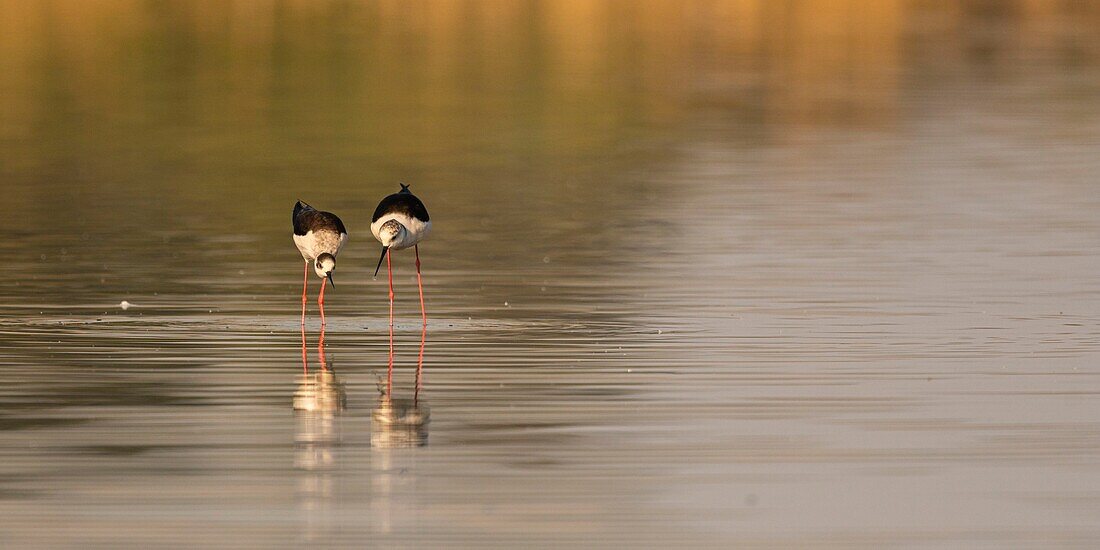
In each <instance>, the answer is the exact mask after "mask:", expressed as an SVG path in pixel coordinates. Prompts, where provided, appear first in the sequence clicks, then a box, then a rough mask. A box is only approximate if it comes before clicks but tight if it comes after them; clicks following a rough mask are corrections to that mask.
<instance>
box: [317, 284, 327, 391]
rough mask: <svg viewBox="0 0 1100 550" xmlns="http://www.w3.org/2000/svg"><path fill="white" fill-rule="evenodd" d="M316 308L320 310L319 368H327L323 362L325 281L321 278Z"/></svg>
mask: <svg viewBox="0 0 1100 550" xmlns="http://www.w3.org/2000/svg"><path fill="white" fill-rule="evenodd" d="M317 309H319V310H321V336H320V338H318V339H317V354H318V355H319V356H320V357H321V370H328V364H326V363H325V281H324V279H322V280H321V293H320V294H318V295H317Z"/></svg>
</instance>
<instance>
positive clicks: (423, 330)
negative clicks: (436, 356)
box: [413, 245, 428, 400]
mask: <svg viewBox="0 0 1100 550" xmlns="http://www.w3.org/2000/svg"><path fill="white" fill-rule="evenodd" d="M413 252H415V253H416V289H417V290H418V291H420V319H421V321H423V325H422V326H421V327H420V356H419V357H417V358H416V389H415V390H414V392H413V399H414V400H416V399H418V398H419V397H420V388H421V387H422V383H421V382H422V380H423V377H422V376H421V375H422V373H423V372H424V342H426V341H427V339H428V312H427V310H426V309H424V284H423V283H422V282H421V279H420V245H414V246H413Z"/></svg>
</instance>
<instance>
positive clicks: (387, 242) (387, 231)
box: [378, 220, 406, 248]
mask: <svg viewBox="0 0 1100 550" xmlns="http://www.w3.org/2000/svg"><path fill="white" fill-rule="evenodd" d="M405 232H406V229H405V226H404V225H401V222H399V221H397V220H390V221H388V222H386V223H384V224H382V227H380V228H378V240H380V241H382V247H383V248H389V247H391V246H393V245H394V244H395V243H397V242H398V241H400V240H401V238H402V237H403V236H404V235H405Z"/></svg>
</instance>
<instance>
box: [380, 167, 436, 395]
mask: <svg viewBox="0 0 1100 550" xmlns="http://www.w3.org/2000/svg"><path fill="white" fill-rule="evenodd" d="M370 230H371V233H374V237H375V238H376V239H378V240H379V241H380V242H381V243H382V255H381V256H379V258H378V265H377V266H375V268H374V275H375V276H377V275H378V270H379V269H380V268H381V267H382V260H386V271H387V272H389V281H390V359H389V371H388V375H387V378H386V385H387V388H389V389H392V387H393V263H392V262H391V261H390V252H392V251H394V250H401V249H404V248H409V247H410V246H411V247H412V248H413V251H414V252H415V253H416V286H417V290H419V291H420V318H421V320H422V321H423V323H424V325H423V328H422V330H421V332H420V357H419V358H418V359H417V364H416V390H417V392H418V393H419V390H420V372H421V369H422V368H423V364H424V340H425V338H426V337H427V330H428V313H427V311H426V310H425V309H424V285H423V283H422V282H421V279H420V247H419V246H418V243H420V241H421V240H423V239H424V238H425V237H427V236H428V233H429V232H431V230H432V222H431V220H430V219H429V218H428V209H427V208H424V203H423V202H420V199H418V198H416V195H413V194H412V191H409V186H408V185H405V184H403V183H402V184H401V191H398V192H397V193H394V194H392V195H389V196H387V197H386V198H384V199H382V202H380V203H378V208H375V209H374V217H373V218H372V219H371V224H370Z"/></svg>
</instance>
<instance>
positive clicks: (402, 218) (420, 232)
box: [370, 214, 432, 250]
mask: <svg viewBox="0 0 1100 550" xmlns="http://www.w3.org/2000/svg"><path fill="white" fill-rule="evenodd" d="M390 220H397V222H398V223H400V224H401V225H403V226H405V233H404V235H403V236H402V238H401V239H399V240H397V241H394V242H393V243H392V244H391V245H390V248H391V249H392V250H401V249H404V248H409V247H410V246H413V245H415V244H417V243H419V242H420V241H422V240H424V238H426V237H427V236H428V233H431V232H432V222H430V221H427V222H424V221H420V220H418V219H416V218H413V217H410V216H406V215H404V214H387V215H385V216H382V217H381V218H378V221H376V222H374V223H372V224H370V232H371V233H374V238H375V239H378V240H379V242H381V241H382V239H381V238H379V236H378V232H379V230H381V228H382V225H384V224H385V223H386V222H388V221H390Z"/></svg>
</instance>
